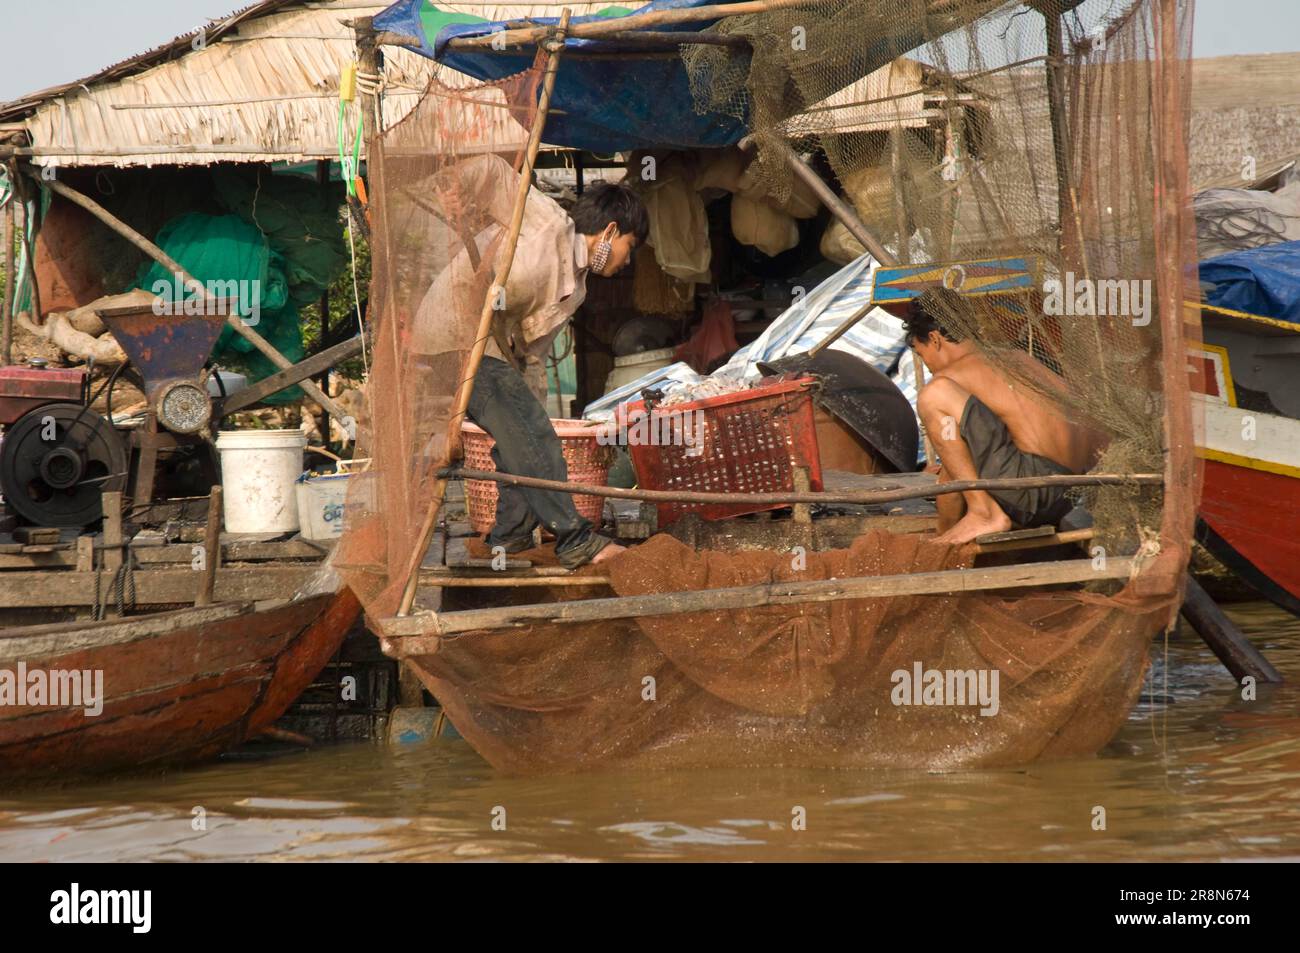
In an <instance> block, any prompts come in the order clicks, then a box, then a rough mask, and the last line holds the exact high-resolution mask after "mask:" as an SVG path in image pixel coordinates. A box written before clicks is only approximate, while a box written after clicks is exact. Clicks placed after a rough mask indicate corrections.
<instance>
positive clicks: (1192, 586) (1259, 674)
mask: <svg viewBox="0 0 1300 953" xmlns="http://www.w3.org/2000/svg"><path fill="white" fill-rule="evenodd" d="M1186 585H1187V594H1186V596H1185V597H1184V599H1183V618H1184V619H1186V620H1187V623H1188V625H1190V626H1191V627H1192V628H1193V629H1195V630H1196V633H1197V634H1198V635H1199V636H1200V637H1201V638H1202V639H1204V640H1205V644H1206V645H1208V646H1209V647H1210V650H1211V651H1212V652H1214V654H1215V656H1216V657H1217V658H1218V659H1219V661H1220V662H1222V663H1223V665H1224V667H1225V668H1227V670H1228V671H1229V672H1231V673H1232V677H1233V678H1235V679H1236V680H1237V681H1238V682H1240V681H1241V680H1242V679H1243V678H1246V677H1250V678H1253V679H1255V681H1256V682H1269V683H1278V682H1282V681H1284V679H1283V678H1282V673H1281V672H1279V671H1278V670H1277V669H1276V668H1274V667H1273V666H1272V664H1271V663H1270V662H1269V660H1268V659H1266V658H1265V657H1264V654H1263V653H1262V652H1260V650H1259V649H1257V648H1255V646H1253V645H1252V644H1251V643H1250V640H1249V639H1248V638H1246V636H1245V634H1244V633H1243V632H1242V631H1241V630H1240V629H1239V628H1237V626H1236V625H1235V624H1234V623H1233V621H1232V620H1231V619H1229V618H1228V617H1227V616H1226V615H1224V613H1223V610H1222V609H1220V608H1219V607H1218V606H1217V605H1215V602H1214V600H1213V599H1211V598H1210V595H1209V593H1207V592H1206V591H1205V590H1204V589H1203V588H1202V587H1201V584H1200V583H1199V582H1197V581H1196V580H1195V579H1193V578H1192V577H1191V576H1190V575H1189V576H1188V577H1187V583H1186Z"/></svg>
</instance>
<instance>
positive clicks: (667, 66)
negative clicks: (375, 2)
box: [374, 0, 748, 153]
mask: <svg viewBox="0 0 1300 953" xmlns="http://www.w3.org/2000/svg"><path fill="white" fill-rule="evenodd" d="M710 2H717V0H654V2H653V3H650V4H647V5H646V6H644V7H641V8H640V9H639V10H636V11H633V10H632V9H629V8H628V7H620V6H610V7H608V8H606V9H605V10H602V11H600V12H599V13H595V14H591V15H589V16H582V17H574V18H572V20H571V21H570V22H571V23H589V22H591V21H593V20H598V19H604V18H606V17H617V16H626V15H627V14H629V13H633V12H638V13H640V12H646V11H650V10H670V9H677V8H682V7H698V6H703V5H705V4H707V3H710ZM507 22H509V21H499V22H496V23H492V22H489V21H487V20H484V19H482V18H480V17H475V16H470V15H468V14H464V13H449V12H447V11H444V10H439V9H438V8H437V7H436V6H434V4H433V3H431V2H430V0H400V2H398V3H395V4H393V5H392V6H391V7H389V8H388V9H387V10H385V11H384V12H383V13H381V14H380V15H379V16H377V17H375V20H374V25H375V29H376V30H388V31H391V32H393V33H402V34H405V35H407V36H412V37H418V38H419V39H420V41H421V46H420V48H419V49H418V50H417V52H419V53H423V54H424V55H425V56H428V57H430V58H432V59H436V60H438V61H439V62H440V63H445V64H447V65H448V66H450V67H451V68H452V69H455V70H459V71H460V72H462V73H467V74H469V75H470V76H473V77H475V78H477V79H482V80H497V79H502V78H503V77H506V76H511V75H513V74H515V73H518V72H520V71H522V70H525V69H527V68H528V66H529V65H530V64H531V63H532V60H533V57H532V53H531V52H526V53H519V54H518V55H515V54H505V53H496V52H493V51H490V50H489V51H483V50H465V51H456V50H451V49H448V47H447V43H448V41H449V40H451V39H453V38H455V37H463V36H483V35H484V34H488V33H494V32H496V31H498V30H501V29H503V28H504V27H505V25H506V23H507ZM529 22H530V23H532V24H536V25H538V26H543V25H547V24H553V23H558V22H559V18H558V17H540V18H537V19H534V20H530V21H529ZM714 22H716V21H714ZM707 25H708V24H707V22H700V23H683V24H667V25H664V26H658V27H655V32H662V33H666V32H670V31H671V32H695V31H697V30H699V29H701V28H703V27H704V26H707ZM616 48H617V44H611V43H610V41H608V40H600V39H591V40H585V39H581V38H570V39H568V40H567V41H566V42H565V51H566V52H579V51H581V52H583V53H599V52H610V51H611V50H612V49H616ZM738 55H745V56H747V55H748V54H747V53H746V54H738ZM561 62H562V66H561V68H560V70H559V72H558V73H557V74H556V79H555V90H554V92H553V93H552V96H551V105H552V107H553V108H554V109H555V110H557V112H556V113H552V114H551V116H550V117H549V118H548V119H547V121H546V136H545V139H546V141H547V142H549V143H551V144H552V145H557V146H570V147H572V148H575V149H587V150H589V151H591V152H604V153H608V152H619V151H622V150H627V149H639V148H653V147H660V148H663V147H678V148H697V147H705V148H707V147H721V146H729V145H731V144H732V143H735V142H738V141H739V140H740V138H741V137H742V136H744V134H745V124H744V123H743V122H741V121H739V120H738V119H736V118H735V117H734V116H727V115H722V114H719V113H711V114H708V115H700V114H698V113H697V112H696V111H695V100H694V98H693V97H692V96H691V90H690V86H689V84H688V81H687V77H686V68H685V66H684V65H683V64H682V60H681V58H680V57H678V56H664V55H663V54H662V53H660V54H656V55H653V56H651V55H638V54H636V53H621V54H620V55H619V57H618V58H617V59H604V58H601V59H592V58H588V57H583V56H573V57H571V58H569V59H567V60H562V61H561Z"/></svg>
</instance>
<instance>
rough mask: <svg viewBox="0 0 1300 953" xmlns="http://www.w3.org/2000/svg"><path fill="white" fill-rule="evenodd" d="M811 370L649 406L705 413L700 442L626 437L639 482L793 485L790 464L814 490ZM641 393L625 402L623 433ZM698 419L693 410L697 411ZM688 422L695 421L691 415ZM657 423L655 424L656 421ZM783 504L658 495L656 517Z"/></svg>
mask: <svg viewBox="0 0 1300 953" xmlns="http://www.w3.org/2000/svg"><path fill="white" fill-rule="evenodd" d="M815 383H816V381H815V379H814V378H811V377H801V378H798V379H795V380H782V381H779V382H777V383H774V384H768V385H765V386H762V387H755V388H752V389H750V390H744V391H738V392H736V393H734V394H724V395H722V396H720V397H706V398H704V399H703V400H696V401H690V402H688V403H683V404H672V405H671V406H669V407H665V408H663V409H662V410H660V409H658V408H656V409H655V411H654V414H662V415H663V416H671V415H674V414H681V413H682V412H683V411H692V412H698V413H702V414H703V421H704V423H703V450H702V451H701V452H699V453H697V454H691V453H689V452H688V451H691V450H692V449H693V448H692V447H688V446H685V445H681V444H680V443H672V444H671V445H666V446H665V445H649V446H647V445H646V444H645V442H644V441H637V440H633V439H629V441H628V443H629V446H628V448H627V449H628V453H629V455H630V456H631V458H632V466H633V467H634V468H635V470H636V476H637V482H638V483H639V484H640V485H641V486H642V487H643V488H645V489H648V490H702V491H707V492H710V493H766V492H775V491H779V490H793V489H794V470H795V468H796V467H807V468H808V476H809V483H810V484H811V486H812V489H814V490H820V489H821V488H822V471H821V458H820V455H819V453H818V449H817V429H816V426H815V424H814V423H813V403H812V387H813V386H814V384H815ZM645 412H646V411H645V401H638V402H637V403H634V404H628V405H627V406H626V407H625V409H624V410H623V415H625V416H623V418H622V419H623V421H624V422H626V423H627V424H628V426H629V433H631V432H632V426H633V424H634V422H635V421H636V419H637V415H638V414H640V415H644V414H645ZM697 419H698V418H697ZM691 426H692V427H694V426H695V423H694V421H692V422H691ZM654 429H656V430H657V429H660V428H657V427H656V428H654ZM781 506H782V504H779V503H778V504H769V505H767V506H759V505H754V504H745V503H660V504H659V505H658V510H659V525H660V526H661V527H663V526H668V525H670V524H671V523H674V522H676V521H677V520H679V519H681V518H682V517H683V516H685V515H686V514H687V513H697V514H699V516H700V518H701V519H706V520H720V519H727V518H728V517H732V516H740V515H743V514H745V513H758V512H761V511H763V510H776V509H780V508H781Z"/></svg>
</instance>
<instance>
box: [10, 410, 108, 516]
mask: <svg viewBox="0 0 1300 953" xmlns="http://www.w3.org/2000/svg"><path fill="white" fill-rule="evenodd" d="M126 478H127V452H126V447H125V444H124V443H123V441H122V438H121V436H119V434H118V432H117V431H116V430H114V429H113V426H112V424H110V423H109V422H108V421H107V420H105V419H104V418H103V417H101V416H100V415H99V414H97V413H95V412H94V411H92V410H90V409H89V408H87V407H83V406H81V405H80V404H45V405H44V406H42V407H37V408H36V409H35V410H31V411H28V412H27V413H26V414H24V415H23V416H22V417H20V418H18V421H17V422H16V423H14V424H13V426H11V427H8V428H6V430H5V433H4V440H3V442H0V492H2V493H3V494H4V498H5V502H6V503H7V504H8V505H9V507H10V508H11V509H13V510H14V511H15V512H16V513H18V514H19V515H20V516H22V517H23V518H24V519H26V520H28V521H29V522H31V523H34V524H36V525H37V526H87V525H89V524H90V523H93V522H95V521H96V520H97V519H99V518H100V517H102V516H103V504H102V502H101V499H100V493H102V492H103V491H104V490H120V489H122V488H123V487H124V486H125V485H126Z"/></svg>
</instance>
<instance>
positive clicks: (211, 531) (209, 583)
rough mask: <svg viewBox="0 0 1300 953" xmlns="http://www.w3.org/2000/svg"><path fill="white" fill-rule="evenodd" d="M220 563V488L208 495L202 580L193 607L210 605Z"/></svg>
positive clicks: (217, 487)
mask: <svg viewBox="0 0 1300 953" xmlns="http://www.w3.org/2000/svg"><path fill="white" fill-rule="evenodd" d="M220 562H221V486H220V485H217V486H214V487H213V488H212V492H211V493H209V494H208V525H207V527H206V528H205V529H204V531H203V578H202V579H201V580H200V581H199V591H198V593H196V594H195V596H194V605H196V606H210V605H212V590H213V589H214V588H215V587H216V584H217V564H218V563H220Z"/></svg>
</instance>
